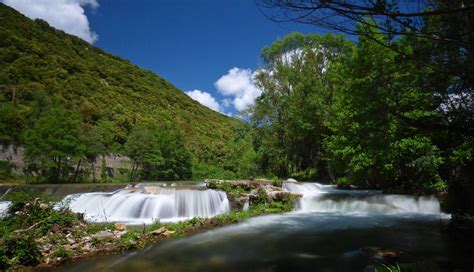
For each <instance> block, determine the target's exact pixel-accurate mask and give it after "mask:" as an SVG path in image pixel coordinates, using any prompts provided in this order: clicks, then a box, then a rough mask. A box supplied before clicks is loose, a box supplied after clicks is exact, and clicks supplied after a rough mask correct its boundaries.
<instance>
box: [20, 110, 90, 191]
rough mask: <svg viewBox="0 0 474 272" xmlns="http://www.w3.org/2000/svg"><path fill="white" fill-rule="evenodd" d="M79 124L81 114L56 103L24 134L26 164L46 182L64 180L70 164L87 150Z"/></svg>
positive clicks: (69, 170)
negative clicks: (35, 169) (44, 178)
mask: <svg viewBox="0 0 474 272" xmlns="http://www.w3.org/2000/svg"><path fill="white" fill-rule="evenodd" d="M81 123H82V121H81V117H80V115H78V114H77V113H74V112H69V111H67V110H65V109H64V108H61V107H58V106H57V107H53V108H51V109H50V110H48V111H47V112H45V113H43V114H42V115H41V116H40V118H39V119H38V120H37V121H36V122H35V124H34V126H33V127H32V128H30V129H28V130H27V131H26V133H25V149H26V159H27V161H28V164H30V165H33V166H34V167H36V168H37V169H38V170H39V174H40V175H41V176H44V177H46V179H47V180H48V181H52V182H59V181H66V180H67V179H68V178H69V177H70V174H71V172H72V171H73V169H72V168H71V166H70V164H69V163H70V162H71V161H72V160H74V159H79V160H80V159H81V156H82V155H83V154H84V151H85V149H86V148H85V145H84V143H83V134H82V130H81Z"/></svg>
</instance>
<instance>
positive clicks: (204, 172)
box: [192, 161, 237, 180]
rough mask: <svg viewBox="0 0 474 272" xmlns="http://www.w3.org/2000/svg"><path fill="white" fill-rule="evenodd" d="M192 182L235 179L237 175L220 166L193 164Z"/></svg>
mask: <svg viewBox="0 0 474 272" xmlns="http://www.w3.org/2000/svg"><path fill="white" fill-rule="evenodd" d="M192 172H193V180H205V179H236V178H237V174H236V173H234V172H232V171H230V170H226V169H224V168H223V167H222V166H219V165H215V164H207V163H202V162H197V161H194V162H193V170H192Z"/></svg>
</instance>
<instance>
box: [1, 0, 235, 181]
mask: <svg viewBox="0 0 474 272" xmlns="http://www.w3.org/2000/svg"><path fill="white" fill-rule="evenodd" d="M51 105H62V107H63V108H66V109H68V111H67V113H66V116H63V117H61V116H58V117H54V118H55V119H56V120H59V119H61V118H70V117H72V119H74V123H79V126H78V127H80V128H82V129H83V130H84V134H85V135H86V138H85V139H84V142H83V143H84V146H85V147H86V150H84V151H83V152H82V153H83V154H82V155H85V156H86V157H87V159H88V160H89V161H92V160H93V159H94V158H95V157H96V156H97V155H102V154H104V153H112V152H119V151H120V149H121V146H122V145H123V144H124V143H125V142H126V141H127V138H128V135H129V133H130V131H131V130H132V129H133V128H134V127H135V126H136V125H137V124H141V123H144V122H145V123H146V122H153V123H154V124H155V125H157V126H158V127H165V126H166V125H168V124H172V127H173V130H176V131H178V132H179V134H180V135H182V143H183V144H184V145H185V146H186V149H187V150H189V152H190V153H191V154H192V156H193V158H194V159H196V160H197V161H200V162H203V163H206V164H211V165H212V164H220V163H222V157H223V156H224V154H223V153H222V148H223V146H224V144H225V143H226V142H227V141H228V140H229V139H231V138H232V133H233V131H232V128H233V127H234V125H235V124H237V123H240V121H238V120H236V119H233V118H229V117H227V116H224V115H222V114H219V113H216V112H214V111H212V110H210V109H208V108H207V107H204V106H202V105H200V104H199V103H198V102H196V101H194V100H192V99H191V98H190V97H188V96H187V95H186V94H184V93H183V92H181V91H180V90H178V89H177V88H176V87H174V86H173V85H172V84H171V83H169V82H167V81H166V80H164V79H163V78H161V77H159V76H157V75H156V74H154V73H152V72H150V71H147V70H144V69H141V68H139V67H137V66H135V65H133V64H131V63H130V62H129V61H127V60H125V59H121V58H119V57H117V56H114V55H111V54H109V53H106V52H104V51H102V50H101V49H99V48H96V47H94V46H92V45H90V44H88V43H87V42H85V41H83V40H81V39H80V38H77V37H75V36H72V35H68V34H66V33H64V32H63V31H60V30H56V29H54V28H52V27H50V26H49V25H48V24H47V23H46V22H45V21H43V20H35V21H33V20H30V19H28V18H26V17H25V16H23V15H21V14H20V13H18V12H17V11H15V10H14V9H12V8H10V7H7V6H6V5H4V4H1V3H0V143H15V144H21V145H23V144H25V143H27V142H28V143H29V145H30V149H31V150H34V149H35V148H34V147H32V146H31V144H33V143H34V142H39V143H41V142H42V141H40V139H37V138H36V139H34V138H35V137H33V136H34V135H38V134H39V133H38V132H35V131H34V130H43V132H48V133H47V135H53V136H55V135H57V134H54V133H53V132H51V131H46V130H47V129H41V125H42V124H46V125H48V126H49V129H53V127H54V126H53V124H54V125H55V121H56V120H51V122H49V124H48V122H45V120H43V121H40V120H38V118H43V119H44V116H45V114H48V113H45V112H48V109H49V107H50V106H51ZM49 112H50V115H52V114H53V113H56V114H59V113H60V112H54V111H49ZM78 115H79V116H80V121H77V120H76V118H75V116H78ZM51 117H53V116H51ZM76 121H77V122H76ZM40 123H41V125H40ZM67 124H68V123H66V125H67ZM67 129H69V128H67ZM26 130H28V133H27V134H28V135H29V137H25V138H23V135H24V134H25V131H26ZM61 130H62V129H61ZM74 133H75V132H73V134H72V135H74ZM41 135H43V136H44V135H45V133H41ZM32 137H33V138H32ZM74 137H75V136H74ZM26 139H29V140H28V141H26ZM69 140H72V139H69ZM69 140H68V141H69ZM44 141H47V139H44ZM79 146H80V145H77V147H79ZM38 150H39V149H38ZM33 153H34V154H35V155H34V156H33V157H34V159H35V163H36V166H38V167H40V168H41V171H42V172H49V173H47V174H48V176H53V177H55V179H60V180H63V181H64V180H65V179H66V177H67V175H66V174H67V173H66V172H70V170H69V169H65V167H64V166H62V167H61V168H62V169H60V171H58V170H55V168H57V167H53V166H51V165H50V164H51V162H50V161H51V158H46V157H47V155H44V156H40V155H39V153H38V152H33ZM60 153H61V157H62V155H63V154H66V153H68V156H69V155H70V154H69V153H72V154H73V155H75V153H76V152H75V151H73V150H68V151H64V150H62V151H61V152H60ZM40 157H42V158H41V159H40ZM55 157H57V156H56V155H55ZM43 158H45V159H46V160H45V161H44V163H43ZM61 160H62V161H64V158H62V159H61ZM38 164H39V165H38ZM61 164H62V162H61ZM58 167H59V166H58ZM30 169H32V171H36V169H35V168H34V167H30ZM38 171H39V170H38ZM54 171H57V172H62V173H61V174H54V173H53V172H54ZM58 175H59V176H58ZM166 175H167V176H174V173H167V174H166Z"/></svg>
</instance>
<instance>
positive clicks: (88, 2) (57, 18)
mask: <svg viewBox="0 0 474 272" xmlns="http://www.w3.org/2000/svg"><path fill="white" fill-rule="evenodd" d="M0 1H2V2H3V3H5V4H6V5H9V6H11V7H13V8H14V9H16V10H18V11H19V12H21V13H23V14H24V15H26V16H28V17H30V18H32V19H37V18H39V19H43V20H45V21H47V22H48V23H49V24H50V25H52V26H53V27H55V28H57V29H61V30H63V31H64V32H66V33H69V34H72V35H75V36H78V37H80V38H82V39H84V40H85V41H87V42H89V43H93V42H94V41H96V40H97V38H98V37H97V34H96V33H94V32H93V31H92V30H91V29H90V27H89V20H88V19H87V16H86V14H85V12H84V7H86V6H89V7H91V8H94V9H95V8H97V7H98V6H99V3H98V2H97V1H98V0H0Z"/></svg>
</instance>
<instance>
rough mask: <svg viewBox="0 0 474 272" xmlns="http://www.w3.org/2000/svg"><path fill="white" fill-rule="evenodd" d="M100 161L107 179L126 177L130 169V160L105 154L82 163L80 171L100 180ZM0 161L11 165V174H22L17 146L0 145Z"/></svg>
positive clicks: (22, 163) (22, 155)
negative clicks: (103, 165)
mask: <svg viewBox="0 0 474 272" xmlns="http://www.w3.org/2000/svg"><path fill="white" fill-rule="evenodd" d="M102 160H105V171H106V175H107V176H108V177H118V176H124V175H126V173H127V171H129V169H131V160H130V158H128V157H126V156H122V155H119V154H107V155H105V156H104V157H102V156H98V157H97V158H96V160H95V161H94V162H84V161H83V162H82V163H81V169H82V170H83V171H84V172H86V173H90V177H91V178H96V179H100V177H101V174H102ZM0 161H8V162H10V164H11V165H12V167H11V172H12V173H13V174H17V175H21V174H24V170H25V168H26V163H25V148H24V147H22V146H17V145H0Z"/></svg>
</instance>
